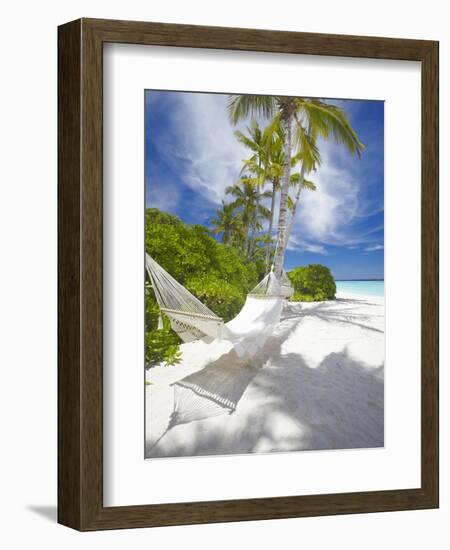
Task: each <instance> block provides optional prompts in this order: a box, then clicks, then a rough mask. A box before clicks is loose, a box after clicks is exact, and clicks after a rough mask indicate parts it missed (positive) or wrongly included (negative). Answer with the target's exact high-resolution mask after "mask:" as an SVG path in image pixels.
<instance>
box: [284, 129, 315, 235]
mask: <svg viewBox="0 0 450 550" xmlns="http://www.w3.org/2000/svg"><path fill="white" fill-rule="evenodd" d="M311 130H312V125H311V121H310V122H309V124H308V131H307V133H306V137H307V138H308V139H309V138H310V136H311ZM305 171H306V170H305V163H304V162H302V167H301V170H300V178H299V182H298V189H297V193H296V194H295V200H294V205H293V207H292V211H291V217H290V219H289V223H288V227H287V231H286V243H288V242H289V237H290V236H291V231H292V227H293V225H294V220H295V213H296V212H297V206H298V202H299V200H300V195H301V194H302V189H303V185H304V183H305Z"/></svg>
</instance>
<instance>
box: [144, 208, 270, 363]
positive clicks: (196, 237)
mask: <svg viewBox="0 0 450 550" xmlns="http://www.w3.org/2000/svg"><path fill="white" fill-rule="evenodd" d="M145 247H146V251H147V252H148V253H149V254H150V255H151V256H152V257H153V258H154V259H155V260H156V261H157V262H158V263H159V264H160V265H161V266H162V267H163V268H164V269H165V270H166V271H167V272H168V273H170V275H171V276H172V277H174V278H175V279H176V280H177V281H178V282H179V283H180V284H182V285H183V286H185V287H186V288H187V289H188V290H190V292H192V293H193V294H194V295H195V296H196V297H197V298H198V299H199V300H200V301H201V302H203V303H204V304H205V305H206V306H207V307H209V308H210V309H211V310H212V311H213V312H214V313H215V314H216V315H219V316H220V317H222V318H223V319H224V320H225V321H228V320H230V319H232V318H233V317H234V316H235V315H236V314H237V313H238V312H239V311H240V309H241V308H242V306H243V304H244V302H245V297H246V295H247V293H248V292H249V291H250V290H251V289H252V288H253V287H254V286H255V285H256V284H257V282H258V280H259V278H260V276H261V274H260V273H259V272H258V267H257V265H256V264H255V262H252V261H250V260H249V259H248V257H247V256H246V255H245V254H244V253H243V252H242V251H241V250H238V249H236V248H234V247H232V246H227V245H224V244H223V243H219V242H217V241H216V240H215V239H214V238H213V237H211V236H210V235H209V232H208V230H207V228H206V227H203V226H201V225H187V224H185V223H183V222H182V221H181V220H180V219H179V218H177V217H176V216H173V215H172V214H168V213H166V212H161V211H160V210H157V209H156V208H148V209H147V210H146V213H145ZM259 268H261V266H259ZM145 300H146V303H145V313H146V335H145V351H146V362H147V365H148V366H149V367H151V366H154V365H157V364H159V363H161V362H163V363H165V364H167V365H172V364H176V363H177V362H179V361H180V357H181V354H179V344H180V342H181V341H180V338H179V337H178V336H177V335H176V334H175V333H174V332H173V331H172V330H171V328H170V324H169V322H168V319H167V318H165V316H163V322H164V329H163V330H157V327H158V316H159V308H158V304H157V302H156V299H155V296H154V293H153V290H152V288H151V287H150V285H149V284H148V283H147V284H146V292H145Z"/></svg>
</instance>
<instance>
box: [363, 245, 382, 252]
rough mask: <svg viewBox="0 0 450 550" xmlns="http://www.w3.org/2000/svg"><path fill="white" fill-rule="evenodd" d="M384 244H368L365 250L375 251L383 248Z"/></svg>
mask: <svg viewBox="0 0 450 550" xmlns="http://www.w3.org/2000/svg"><path fill="white" fill-rule="evenodd" d="M383 248H384V246H383V245H382V244H375V245H373V246H368V247H366V248H365V249H364V250H365V251H366V252H375V251H376V250H383Z"/></svg>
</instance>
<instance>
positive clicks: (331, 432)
mask: <svg viewBox="0 0 450 550" xmlns="http://www.w3.org/2000/svg"><path fill="white" fill-rule="evenodd" d="M181 349H182V351H183V357H182V361H181V363H179V364H178V365H175V366H163V365H159V366H156V367H154V368H151V369H149V370H147V372H146V379H147V382H148V383H149V384H148V385H146V457H147V458H150V457H171V456H201V455H213V454H214V455H217V454H219V455H223V454H234V453H239V454H243V453H267V452H273V451H278V452H281V451H294V450H295V451H307V450H325V449H349V448H373V447H382V446H383V445H384V300H383V298H380V297H373V296H362V295H356V294H347V293H338V294H337V299H336V300H334V301H329V302H315V303H310V304H305V303H302V304H298V303H293V302H292V303H289V304H286V306H285V308H284V310H283V314H282V318H281V321H280V323H279V325H278V326H277V328H276V330H275V332H274V334H273V336H272V337H271V338H270V339H269V340H268V341H267V343H266V344H265V346H264V348H263V349H262V350H261V351H260V352H259V353H258V355H257V356H255V357H252V359H251V360H242V359H239V358H238V357H237V355H236V353H235V352H234V350H233V349H232V347H231V344H229V343H226V342H221V343H217V342H213V343H211V344H206V343H204V342H201V341H197V342H193V343H189V344H183V345H182V346H181Z"/></svg>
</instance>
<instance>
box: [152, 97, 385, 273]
mask: <svg viewBox="0 0 450 550" xmlns="http://www.w3.org/2000/svg"><path fill="white" fill-rule="evenodd" d="M227 100H228V96H227V95H225V94H203V93H187V92H163V91H150V90H148V91H146V93H145V186H146V205H147V206H151V207H156V208H160V209H161V210H165V211H167V212H170V213H172V214H176V215H177V216H179V217H180V218H181V219H182V220H183V221H184V222H186V223H199V224H202V225H205V226H209V225H210V220H211V218H212V217H213V215H214V213H215V210H216V209H217V208H219V207H220V204H221V200H222V199H226V198H227V197H226V195H225V188H226V187H227V186H228V185H231V184H233V183H235V182H236V181H237V180H238V178H239V171H240V169H241V167H242V159H244V158H248V157H249V156H250V155H249V153H248V150H246V149H245V148H244V147H243V146H242V145H240V144H239V143H238V142H237V141H236V138H235V137H234V131H235V130H236V127H234V126H232V125H231V123H230V122H229V120H228V115H227V110H226V105H227ZM330 102H332V103H335V104H337V105H339V106H341V107H342V108H344V109H345V111H346V112H347V115H348V116H349V118H350V121H351V123H352V125H353V127H354V129H355V130H356V132H357V134H358V137H359V139H360V140H361V141H362V142H363V144H364V145H365V148H366V149H365V151H364V153H363V154H362V156H361V158H358V157H357V156H352V155H350V154H349V153H348V152H347V151H346V150H345V149H344V148H343V146H339V145H336V144H334V143H332V142H331V141H326V142H325V141H321V142H319V149H320V153H321V157H322V164H321V166H320V167H319V168H318V170H317V171H316V172H313V173H311V174H310V175H309V176H308V178H309V179H311V180H312V181H314V182H315V183H316V185H317V191H315V192H312V191H306V190H305V191H304V192H303V194H302V198H301V203H300V206H299V208H298V210H297V216H296V220H295V225H294V228H293V232H292V236H291V239H290V242H289V245H288V250H287V253H286V258H285V267H286V269H288V270H289V269H292V268H293V267H295V266H298V265H305V264H308V263H321V264H324V265H327V266H328V267H329V268H330V269H331V270H332V272H333V274H334V276H335V278H336V279H370V278H383V275H384V103H383V102H381V101H359V100H330ZM248 122H249V121H247V122H243V123H240V124H239V126H238V128H239V129H240V130H242V131H245V128H246V126H247V124H248ZM259 122H260V124H261V126H264V124H265V123H266V121H264V120H260V121H259Z"/></svg>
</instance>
